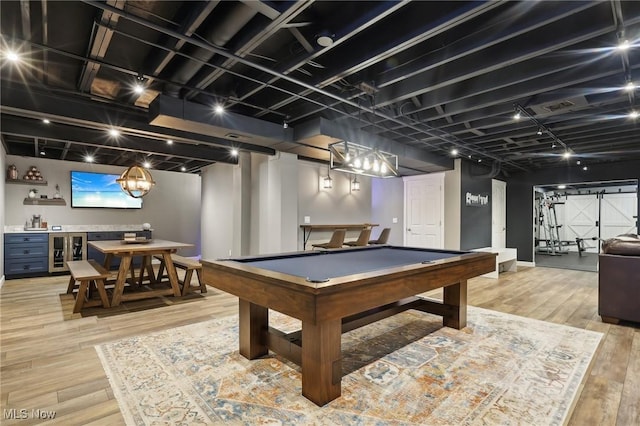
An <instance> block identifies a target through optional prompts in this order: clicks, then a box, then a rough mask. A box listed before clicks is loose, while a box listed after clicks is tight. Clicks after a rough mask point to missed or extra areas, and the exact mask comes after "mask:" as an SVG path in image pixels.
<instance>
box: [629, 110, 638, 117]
mask: <svg viewBox="0 0 640 426" xmlns="http://www.w3.org/2000/svg"><path fill="white" fill-rule="evenodd" d="M638 117H640V113H638V111H631V112H630V113H629V118H638Z"/></svg>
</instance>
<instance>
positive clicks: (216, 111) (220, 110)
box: [213, 104, 224, 114]
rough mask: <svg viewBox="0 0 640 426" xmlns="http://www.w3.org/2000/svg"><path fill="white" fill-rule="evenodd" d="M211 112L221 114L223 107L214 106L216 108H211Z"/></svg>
mask: <svg viewBox="0 0 640 426" xmlns="http://www.w3.org/2000/svg"><path fill="white" fill-rule="evenodd" d="M213 111H214V112H215V113H216V114H222V113H223V112H224V107H223V106H222V105H220V104H216V106H214V107H213Z"/></svg>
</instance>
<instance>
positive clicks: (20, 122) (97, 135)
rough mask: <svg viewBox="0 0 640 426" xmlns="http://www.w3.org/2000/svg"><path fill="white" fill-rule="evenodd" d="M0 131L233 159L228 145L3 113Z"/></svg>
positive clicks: (93, 144) (216, 159)
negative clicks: (165, 139)
mask: <svg viewBox="0 0 640 426" xmlns="http://www.w3.org/2000/svg"><path fill="white" fill-rule="evenodd" d="M0 125H2V132H3V133H4V134H6V135H9V136H11V135H13V136H22V137H31V138H40V139H50V140H56V141H62V142H70V143H72V144H80V145H85V146H91V147H96V148H101V149H109V150H116V151H135V152H142V153H149V154H157V155H167V156H174V157H180V158H187V159H191V160H204V161H209V162H224V163H231V164H235V163H236V162H237V161H236V160H235V159H233V158H232V157H231V156H230V155H229V150H228V149H222V148H217V147H213V146H206V145H188V144H178V143H175V142H174V143H173V144H172V145H168V144H167V143H166V142H163V141H161V140H153V139H146V138H142V137H138V136H132V135H121V136H119V137H118V138H110V137H109V136H108V135H106V134H105V132H103V131H101V130H95V129H87V128H81V127H76V126H67V125H65V124H60V123H55V122H51V123H49V124H44V123H42V122H41V121H38V120H34V119H30V118H23V117H16V116H11V115H5V114H3V115H2V116H0Z"/></svg>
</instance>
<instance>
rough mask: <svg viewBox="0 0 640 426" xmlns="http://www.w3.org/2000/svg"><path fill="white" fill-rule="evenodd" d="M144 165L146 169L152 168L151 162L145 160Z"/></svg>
mask: <svg viewBox="0 0 640 426" xmlns="http://www.w3.org/2000/svg"><path fill="white" fill-rule="evenodd" d="M142 166H143V167H144V168H145V169H149V168H151V163H149V162H148V161H145V162H144V163H143V164H142Z"/></svg>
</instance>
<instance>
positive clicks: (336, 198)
mask: <svg viewBox="0 0 640 426" xmlns="http://www.w3.org/2000/svg"><path fill="white" fill-rule="evenodd" d="M326 175H327V166H326V165H323V164H319V163H314V162H310V161H298V182H299V183H298V205H299V208H298V222H297V224H296V226H297V227H298V231H297V232H298V249H299V250H302V230H301V229H300V225H301V224H303V223H304V217H305V216H309V217H310V219H311V221H310V223H311V224H334V223H335V224H350V223H365V222H371V223H373V220H372V216H371V180H372V179H371V178H369V177H367V176H358V180H359V181H360V191H351V181H352V180H353V175H351V174H347V173H343V172H337V171H333V172H331V179H333V188H331V189H324V188H323V186H322V183H323V182H322V181H323V178H324V177H325V176H326ZM378 232H379V230H378V229H375V228H374V230H373V231H372V234H373V235H377V233H378ZM358 233H359V232H358V231H350V232H349V233H348V234H347V239H355V238H357V236H358ZM330 237H331V232H317V231H314V232H313V233H312V234H311V237H310V238H309V242H308V243H307V249H309V247H310V244H311V243H313V242H326V241H328V240H329V238H330Z"/></svg>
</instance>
